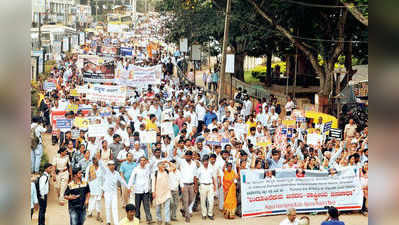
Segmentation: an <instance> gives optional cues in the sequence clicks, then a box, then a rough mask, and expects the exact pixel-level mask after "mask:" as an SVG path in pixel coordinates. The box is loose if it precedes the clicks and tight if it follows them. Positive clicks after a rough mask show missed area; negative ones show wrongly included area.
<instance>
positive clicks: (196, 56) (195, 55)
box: [191, 45, 201, 61]
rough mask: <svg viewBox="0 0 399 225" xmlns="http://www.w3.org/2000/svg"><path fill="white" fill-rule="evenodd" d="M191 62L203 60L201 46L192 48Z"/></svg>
mask: <svg viewBox="0 0 399 225" xmlns="http://www.w3.org/2000/svg"><path fill="white" fill-rule="evenodd" d="M191 60H197V61H200V60H201V45H192V46H191Z"/></svg>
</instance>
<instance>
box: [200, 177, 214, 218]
mask: <svg viewBox="0 0 399 225" xmlns="http://www.w3.org/2000/svg"><path fill="white" fill-rule="evenodd" d="M199 192H200V199H201V212H202V216H213V200H214V197H215V192H214V191H213V184H210V185H202V184H201V185H200V188H199ZM207 200H208V209H207V208H206V201H207ZM207 213H208V214H207Z"/></svg>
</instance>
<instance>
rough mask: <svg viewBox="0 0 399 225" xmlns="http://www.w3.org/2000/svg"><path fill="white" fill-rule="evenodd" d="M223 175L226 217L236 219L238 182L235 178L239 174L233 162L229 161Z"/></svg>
mask: <svg viewBox="0 0 399 225" xmlns="http://www.w3.org/2000/svg"><path fill="white" fill-rule="evenodd" d="M226 165H227V166H226V167H225V169H224V170H223V171H224V175H223V192H224V205H223V209H224V213H223V214H224V218H226V219H234V218H235V213H236V209H237V196H236V184H235V183H234V180H235V179H237V178H238V175H237V174H236V172H235V171H234V170H233V164H232V163H230V162H229V163H227V164H226Z"/></svg>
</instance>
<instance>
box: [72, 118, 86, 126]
mask: <svg viewBox="0 0 399 225" xmlns="http://www.w3.org/2000/svg"><path fill="white" fill-rule="evenodd" d="M89 124H90V121H89V120H88V119H86V118H82V117H76V118H75V121H74V122H73V125H74V126H75V127H77V128H87V127H88V126H89Z"/></svg>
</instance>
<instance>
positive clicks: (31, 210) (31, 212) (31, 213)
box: [30, 208, 33, 219]
mask: <svg viewBox="0 0 399 225" xmlns="http://www.w3.org/2000/svg"><path fill="white" fill-rule="evenodd" d="M32 216H33V208H32V209H30V219H32Z"/></svg>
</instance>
